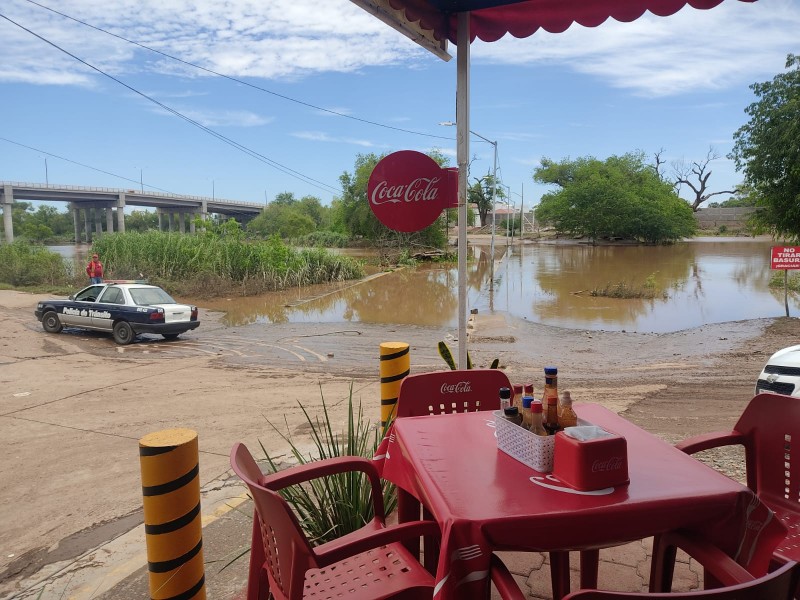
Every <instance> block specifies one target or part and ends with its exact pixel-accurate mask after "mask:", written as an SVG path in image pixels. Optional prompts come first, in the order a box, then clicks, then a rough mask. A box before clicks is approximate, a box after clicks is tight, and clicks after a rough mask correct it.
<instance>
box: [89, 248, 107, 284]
mask: <svg viewBox="0 0 800 600" xmlns="http://www.w3.org/2000/svg"><path fill="white" fill-rule="evenodd" d="M86 274H87V275H88V276H89V281H90V283H103V263H101V262H100V257H99V256H98V255H97V254H92V260H90V261H89V264H88V265H86Z"/></svg>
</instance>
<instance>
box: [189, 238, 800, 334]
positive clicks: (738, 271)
mask: <svg viewBox="0 0 800 600" xmlns="http://www.w3.org/2000/svg"><path fill="white" fill-rule="evenodd" d="M771 245H772V243H771V242H770V241H769V240H766V241H764V240H750V239H741V238H739V239H735V238H722V239H718V238H707V239H702V238H701V239H698V240H693V241H691V242H686V243H681V244H676V245H674V246H663V247H643V246H604V247H591V246H586V245H572V244H539V245H529V246H515V247H511V248H509V247H506V246H504V245H502V243H501V244H500V245H498V246H497V247H496V249H495V265H494V279H493V280H492V277H491V273H492V265H491V260H490V258H489V249H488V248H481V247H472V248H470V252H471V255H472V261H471V262H470V265H469V273H468V276H467V285H468V292H467V294H468V304H469V308H477V309H478V310H479V311H481V312H491V311H505V312H509V313H511V314H513V315H516V316H518V317H521V318H526V319H530V320H533V321H537V322H541V323H545V324H549V325H557V326H563V327H573V328H586V329H607V330H621V329H625V330H628V331H653V332H664V331H677V330H680V329H686V328H690V327H695V326H698V325H702V324H705V323H717V322H723V321H735V320H741V319H753V318H761V317H777V316H782V315H783V314H784V307H783V291H782V290H780V291H771V290H770V289H769V288H768V287H767V282H768V281H769V278H770V275H771V271H770V268H769V248H770V246H771ZM650 276H652V279H653V280H654V281H655V283H656V286H657V287H658V288H659V289H662V290H663V291H664V292H665V293H666V294H667V298H666V299H656V300H617V299H610V298H595V297H591V296H590V295H589V294H588V292H589V290H591V289H592V288H595V287H601V286H604V285H607V284H609V283H617V282H620V281H624V282H626V283H629V284H631V285H641V284H643V283H644V282H645V280H646V279H647V278H648V277H650ZM457 284H458V279H457V272H456V269H455V267H454V266H453V267H442V266H437V265H422V266H420V267H418V268H416V269H399V270H397V271H394V272H392V273H384V274H378V275H377V276H373V277H372V278H370V279H369V280H368V281H365V282H362V283H358V284H353V283H352V282H349V283H344V284H338V285H336V286H314V287H313V288H303V289H300V290H289V291H285V292H281V293H275V294H268V295H264V296H259V297H255V298H231V299H223V300H220V301H215V302H203V305H204V306H207V307H208V308H217V309H220V310H224V311H226V312H227V321H228V323H230V324H246V323H254V322H276V323H277V322H332V321H352V322H369V323H387V324H389V323H391V324H409V325H429V326H439V327H446V326H455V325H456V323H457V320H458V299H457ZM789 303H790V312H791V313H792V314H795V315H796V314H797V311H798V310H799V309H800V300H799V299H798V298H797V297H796V296H795V297H790V301H789Z"/></svg>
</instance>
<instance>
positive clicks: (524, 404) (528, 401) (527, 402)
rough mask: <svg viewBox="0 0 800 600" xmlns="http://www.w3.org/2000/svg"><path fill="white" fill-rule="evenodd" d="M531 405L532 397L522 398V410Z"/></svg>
mask: <svg viewBox="0 0 800 600" xmlns="http://www.w3.org/2000/svg"><path fill="white" fill-rule="evenodd" d="M532 403H533V396H523V397H522V408H528V407H530V405H531V404H532Z"/></svg>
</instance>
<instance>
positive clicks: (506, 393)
mask: <svg viewBox="0 0 800 600" xmlns="http://www.w3.org/2000/svg"><path fill="white" fill-rule="evenodd" d="M509 406H511V389H510V388H507V387H501V388H500V410H505V409H507V408H508V407H509Z"/></svg>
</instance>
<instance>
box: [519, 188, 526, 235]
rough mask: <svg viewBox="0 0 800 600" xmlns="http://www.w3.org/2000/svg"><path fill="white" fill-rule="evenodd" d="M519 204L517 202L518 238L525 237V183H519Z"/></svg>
mask: <svg viewBox="0 0 800 600" xmlns="http://www.w3.org/2000/svg"><path fill="white" fill-rule="evenodd" d="M519 191H520V195H519V198H520V204H519V239H520V240H521V239H523V238H524V237H525V183H522V184H520V186H519Z"/></svg>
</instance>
